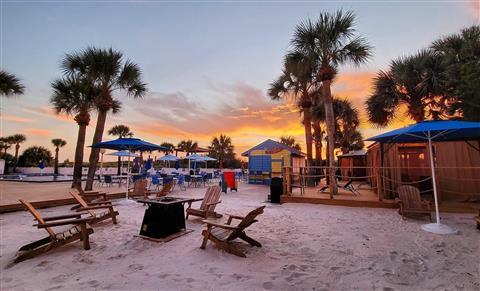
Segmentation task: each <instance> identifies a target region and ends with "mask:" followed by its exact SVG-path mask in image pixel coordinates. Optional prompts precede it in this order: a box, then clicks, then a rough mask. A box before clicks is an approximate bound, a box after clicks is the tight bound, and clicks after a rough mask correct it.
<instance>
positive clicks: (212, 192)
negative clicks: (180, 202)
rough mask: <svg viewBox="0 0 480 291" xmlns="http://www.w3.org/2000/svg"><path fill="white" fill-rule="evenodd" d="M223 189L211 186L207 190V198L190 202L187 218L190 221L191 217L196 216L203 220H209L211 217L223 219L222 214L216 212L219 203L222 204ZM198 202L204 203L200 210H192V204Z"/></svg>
mask: <svg viewBox="0 0 480 291" xmlns="http://www.w3.org/2000/svg"><path fill="white" fill-rule="evenodd" d="M221 191H222V189H221V188H220V186H210V187H208V188H207V191H206V192H205V197H203V198H200V199H195V200H193V201H189V202H188V207H187V210H186V213H187V217H186V219H188V216H189V215H195V216H200V217H203V218H205V219H206V218H207V217H208V216H209V215H210V216H214V217H217V218H220V217H222V215H221V214H218V213H216V212H215V207H216V206H217V204H218V203H220V202H222V201H220V193H221ZM197 201H202V204H201V205H200V208H198V209H196V208H192V203H193V202H197Z"/></svg>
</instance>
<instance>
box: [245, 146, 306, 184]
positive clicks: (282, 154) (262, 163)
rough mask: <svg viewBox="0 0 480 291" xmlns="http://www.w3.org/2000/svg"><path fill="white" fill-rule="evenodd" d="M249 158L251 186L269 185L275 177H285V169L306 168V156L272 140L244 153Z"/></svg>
mask: <svg viewBox="0 0 480 291" xmlns="http://www.w3.org/2000/svg"><path fill="white" fill-rule="evenodd" d="M242 156H244V157H248V171H249V183H250V184H264V185H269V184H270V179H271V178H273V177H283V168H284V167H292V168H294V169H298V168H300V167H304V166H305V155H304V154H303V153H302V152H300V151H299V150H297V149H294V148H292V147H289V146H286V145H284V144H281V143H279V142H276V141H274V140H271V139H267V140H266V141H264V142H262V143H261V144H259V145H257V146H255V147H253V148H251V149H249V150H248V151H246V152H244V153H242Z"/></svg>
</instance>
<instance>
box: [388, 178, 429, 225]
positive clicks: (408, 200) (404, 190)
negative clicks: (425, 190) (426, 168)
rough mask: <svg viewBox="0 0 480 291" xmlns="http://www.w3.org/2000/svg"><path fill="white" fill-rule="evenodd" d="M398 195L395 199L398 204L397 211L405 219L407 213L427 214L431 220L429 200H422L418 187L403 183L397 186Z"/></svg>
mask: <svg viewBox="0 0 480 291" xmlns="http://www.w3.org/2000/svg"><path fill="white" fill-rule="evenodd" d="M397 193H398V197H399V198H397V199H395V200H396V201H397V202H398V204H399V205H400V209H399V210H398V212H399V213H400V214H401V215H402V217H403V218H404V219H405V217H406V216H409V215H419V216H428V217H429V218H430V221H432V210H431V207H430V202H428V201H425V200H422V197H421V196H420V190H418V188H416V187H413V186H410V185H403V186H400V187H398V188H397Z"/></svg>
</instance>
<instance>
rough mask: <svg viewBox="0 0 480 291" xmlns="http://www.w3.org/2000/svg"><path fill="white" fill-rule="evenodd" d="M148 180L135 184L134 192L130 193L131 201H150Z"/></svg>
mask: <svg viewBox="0 0 480 291" xmlns="http://www.w3.org/2000/svg"><path fill="white" fill-rule="evenodd" d="M148 194H149V192H148V190H147V180H145V179H140V180H136V181H135V183H134V184H133V191H131V192H128V197H129V198H131V199H135V198H144V199H148Z"/></svg>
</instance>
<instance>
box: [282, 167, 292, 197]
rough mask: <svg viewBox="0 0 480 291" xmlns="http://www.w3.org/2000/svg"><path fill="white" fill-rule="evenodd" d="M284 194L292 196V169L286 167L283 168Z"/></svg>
mask: <svg viewBox="0 0 480 291" xmlns="http://www.w3.org/2000/svg"><path fill="white" fill-rule="evenodd" d="M283 173H284V175H283V193H284V194H286V195H290V194H292V193H291V191H290V189H291V185H292V182H291V168H290V167H284V168H283Z"/></svg>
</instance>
